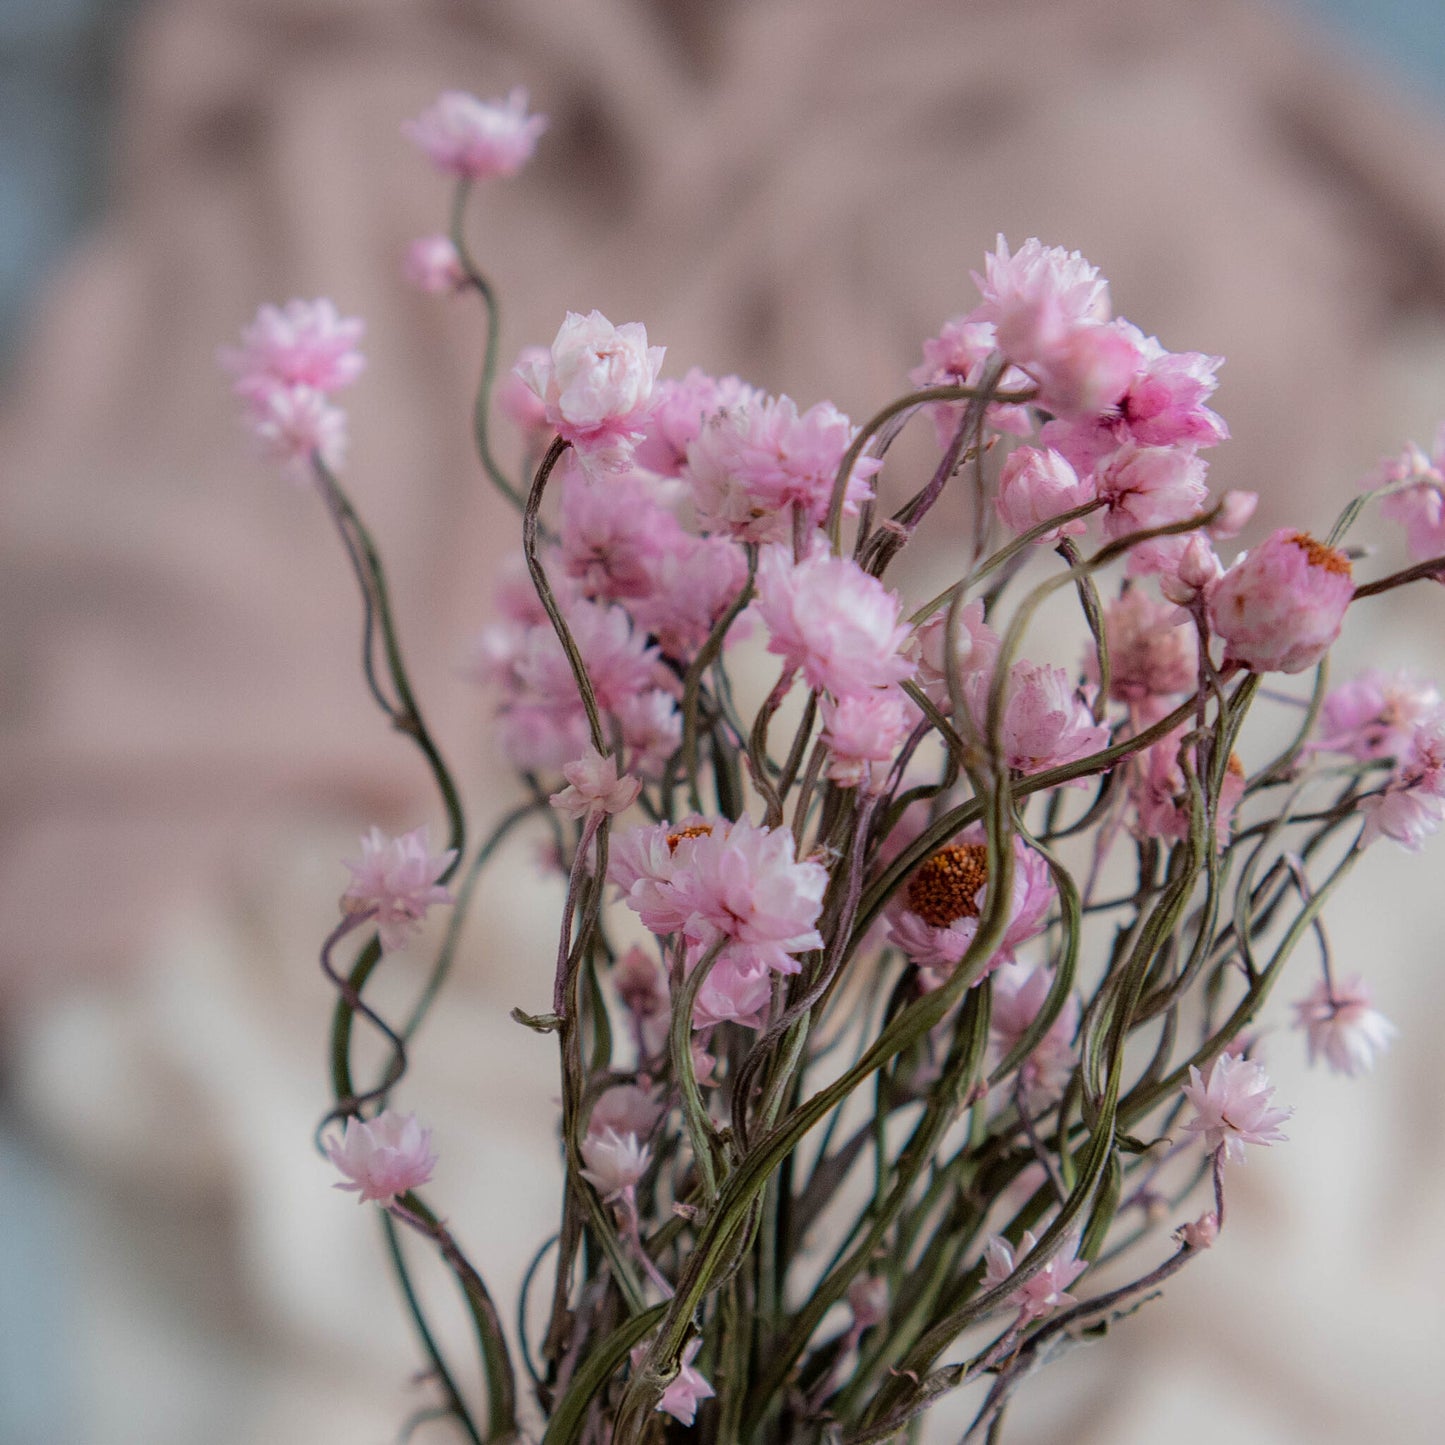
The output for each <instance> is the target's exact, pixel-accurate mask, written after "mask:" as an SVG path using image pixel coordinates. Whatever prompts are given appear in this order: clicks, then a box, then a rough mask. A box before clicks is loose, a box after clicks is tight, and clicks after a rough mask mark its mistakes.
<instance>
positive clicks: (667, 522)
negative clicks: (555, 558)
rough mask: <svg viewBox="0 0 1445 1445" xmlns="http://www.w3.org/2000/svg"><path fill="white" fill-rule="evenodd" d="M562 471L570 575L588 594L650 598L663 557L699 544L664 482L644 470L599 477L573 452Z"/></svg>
mask: <svg viewBox="0 0 1445 1445" xmlns="http://www.w3.org/2000/svg"><path fill="white" fill-rule="evenodd" d="M561 470H562V488H561V508H560V511H561V525H560V528H559V545H560V550H561V555H562V562H563V565H564V566H565V567H566V569H567V572H568V575H569V576H571V577H573V578H575V579H576V581H577V583H578V586H579V587H580V589H581V591H582V594H583V596H586V597H593V598H600V599H602V600H604V601H624V600H626V601H631V600H634V599H643V598H646V597H647V596H648V595H649V594H650V593H651V592H652V591H653V588H654V572H655V569H657V568H658V567H659V565H660V564H661V563H662V561H663V559H664V558H665V557H667V556H669V555H676V554H681V553H684V552H686V551H688V550H690V549H691V548H692V547H693V546H694V545H695V542H694V539H693V538H692V537H690V536H689V535H688V533H687V532H685V531H684V530H683V528H682V524H681V523H680V522H678V520H677V518H676V517H675V516H673V514H672V512H671V511H670V510H669V509H668V507H667V506H666V505H665V499H664V493H663V491H662V489H661V486H660V485H659V483H658V482H657V481H656V479H655V478H650V477H648V476H647V475H646V474H645V473H642V472H635V473H628V472H623V473H619V474H618V475H616V476H615V477H609V478H607V479H606V480H605V481H594V480H593V479H592V478H591V477H589V476H588V475H587V473H586V472H585V471H584V470H583V468H582V467H581V465H580V464H578V463H576V462H575V461H574V460H573V458H572V456H571V455H570V454H569V456H568V457H567V458H566V459H565V460H564V463H563V466H562V468H561Z"/></svg>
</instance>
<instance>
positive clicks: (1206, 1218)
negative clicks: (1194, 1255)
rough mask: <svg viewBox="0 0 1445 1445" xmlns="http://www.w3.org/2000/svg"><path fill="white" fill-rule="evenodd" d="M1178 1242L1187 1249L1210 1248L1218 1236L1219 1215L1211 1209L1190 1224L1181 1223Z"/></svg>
mask: <svg viewBox="0 0 1445 1445" xmlns="http://www.w3.org/2000/svg"><path fill="white" fill-rule="evenodd" d="M1178 1238H1179V1242H1180V1244H1182V1245H1185V1246H1186V1247H1187V1248H1189V1249H1212V1248H1213V1247H1214V1241H1215V1240H1216V1239H1218V1238H1219V1216H1218V1215H1217V1214H1216V1213H1215V1212H1214V1211H1213V1210H1212V1209H1211V1210H1209V1211H1208V1212H1207V1213H1205V1214H1201V1215H1200V1216H1199V1218H1198V1219H1196V1220H1194V1222H1193V1223H1192V1224H1185V1225H1181V1226H1180V1228H1179V1230H1178Z"/></svg>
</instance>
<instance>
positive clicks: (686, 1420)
mask: <svg viewBox="0 0 1445 1445" xmlns="http://www.w3.org/2000/svg"><path fill="white" fill-rule="evenodd" d="M701 1348H702V1341H701V1340H700V1339H697V1340H694V1341H693V1342H692V1343H691V1344H690V1345H689V1346H688V1347H687V1348H686V1349H685V1350H684V1351H683V1352H682V1363H681V1367H680V1368H679V1370H678V1372H677V1377H676V1378H675V1379H674V1380H673V1382H672V1383H671V1384H670V1385H669V1386H668V1387H667V1389H665V1390H664V1391H663V1392H662V1398H661V1399H660V1400H659V1401H658V1402H657V1409H658V1411H659V1412H660V1413H661V1414H664V1415H671V1416H672V1418H673V1419H674V1420H676V1421H677V1422H678V1423H679V1424H681V1425H691V1424H692V1423H693V1421H694V1420H695V1419H696V1418H697V1406H698V1402H699V1401H700V1400H710V1399H711V1398H712V1397H713V1395H715V1394H716V1393H717V1392H716V1391H715V1390H714V1389H713V1387H712V1386H711V1385H709V1384H708V1382H707V1381H706V1380H705V1379H703V1377H702V1376H701V1375H700V1374H699V1373H698V1372H697V1371H696V1370H694V1369H693V1367H692V1362H693V1360H694V1359H695V1358H696V1357H697V1352H698V1351H699V1350H700V1349H701ZM646 1353H647V1346H646V1345H638V1346H637V1348H636V1349H635V1350H633V1352H632V1367H633V1369H636V1368H637V1367H638V1366H639V1365H640V1364H641V1363H642V1358H643V1356H644V1355H645V1354H646Z"/></svg>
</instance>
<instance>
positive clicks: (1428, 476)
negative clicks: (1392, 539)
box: [1370, 426, 1445, 562]
mask: <svg viewBox="0 0 1445 1445" xmlns="http://www.w3.org/2000/svg"><path fill="white" fill-rule="evenodd" d="M1442 458H1445V426H1442V427H1441V429H1440V432H1439V433H1438V434H1437V435H1436V438H1435V447H1434V452H1433V454H1432V455H1431V456H1426V455H1425V453H1424V452H1423V451H1421V450H1420V448H1419V447H1417V446H1416V445H1415V444H1414V442H1411V443H1410V444H1409V445H1408V446H1407V447H1406V448H1405V449H1404V451H1402V452H1401V453H1400V454H1399V455H1398V456H1396V457H1391V458H1388V459H1387V460H1385V461H1383V462H1381V464H1380V466H1379V468H1378V469H1377V470H1376V473H1375V475H1374V476H1373V477H1372V478H1371V479H1370V486H1371V487H1394V488H1397V489H1398V490H1396V491H1394V492H1393V494H1392V495H1389V496H1387V497H1385V498H1384V500H1383V501H1381V503H1380V512H1381V515H1382V516H1386V517H1389V518H1390V519H1391V520H1392V521H1395V522H1399V523H1400V525H1401V526H1402V527H1404V529H1405V543H1406V545H1407V546H1408V547H1409V549H1410V555H1411V556H1412V557H1413V558H1415V560H1416V561H1418V562H1424V561H1426V560H1428V559H1429V558H1431V557H1438V556H1440V555H1441V553H1445V474H1442V469H1441V462H1442Z"/></svg>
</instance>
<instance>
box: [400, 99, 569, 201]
mask: <svg viewBox="0 0 1445 1445" xmlns="http://www.w3.org/2000/svg"><path fill="white" fill-rule="evenodd" d="M546 129H547V117H546V116H544V115H528V114H527V92H526V91H525V90H524V89H522V87H521V86H517V87H516V88H514V89H513V90H512V91H511V92H510V93H509V94H508V96H507V98H506V100H493V101H484V100H478V99H477V97H476V96H474V95H468V94H467V93H466V91H462V90H448V91H445V92H444V93H443V94H442V95H440V96H438V97H437V100H436V102H435V104H433V105H431V106H429V107H428V108H427V109H426V110H424V111H423V112H422V113H421V114H420V115H419V116H418V117H417V118H416V119H415V120H409V121H407V122H405V124H403V126H402V133H403V134H404V135H405V136H406V137H407V139H408V140H410V141H412V142H413V143H414V144H415V145H417V146H418V147H420V149H421V150H422V151H424V152H425V154H426V157H427V159H428V160H429V161H431V163H432V164H433V165H434V166H435V167H436V168H437V169H438V170H439V171H441V172H442V173H443V174H444V175H449V176H456V177H458V179H461V180H468V181H485V180H490V179H491V178H492V177H493V176H514V175H516V174H517V172H518V171H520V170H521V169H522V167H523V166H524V165H526V164H527V162H528V161H529V160H531V158H532V152H533V151H535V150H536V148H537V137H538V136H540V135H541V134H542V132H543V131H544V130H546Z"/></svg>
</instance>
